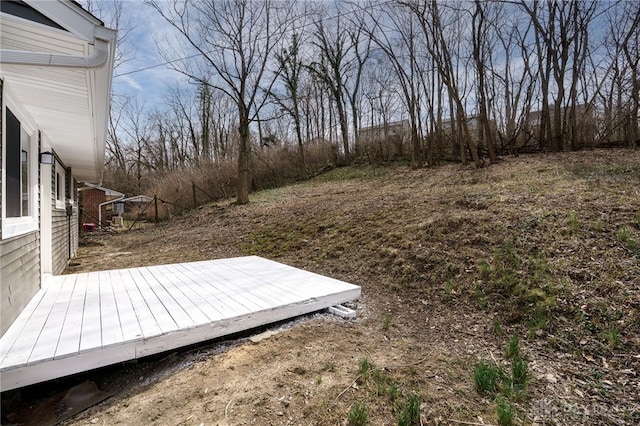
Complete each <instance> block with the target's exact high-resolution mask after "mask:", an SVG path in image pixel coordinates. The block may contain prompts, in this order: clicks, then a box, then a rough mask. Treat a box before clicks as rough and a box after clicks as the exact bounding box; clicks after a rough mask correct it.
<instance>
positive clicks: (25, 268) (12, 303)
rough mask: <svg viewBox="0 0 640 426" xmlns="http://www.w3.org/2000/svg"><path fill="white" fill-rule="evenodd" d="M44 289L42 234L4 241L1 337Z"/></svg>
mask: <svg viewBox="0 0 640 426" xmlns="http://www.w3.org/2000/svg"><path fill="white" fill-rule="evenodd" d="M39 288H40V234H39V232H31V233H28V234H24V235H19V236H17V237H13V238H9V239H6V240H1V241H0V297H1V298H2V305H1V306H2V310H1V314H0V335H2V334H4V332H5V331H6V330H7V328H9V326H10V325H11V323H12V322H13V320H15V319H16V317H17V316H18V314H19V313H20V312H21V311H22V309H24V307H25V306H26V305H27V303H29V301H30V300H31V298H32V297H33V295H34V294H35V293H36V292H37V291H38V289H39Z"/></svg>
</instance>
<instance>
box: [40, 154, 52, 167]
mask: <svg viewBox="0 0 640 426" xmlns="http://www.w3.org/2000/svg"><path fill="white" fill-rule="evenodd" d="M53 160H54V156H53V153H51V152H49V151H47V152H41V153H40V164H53Z"/></svg>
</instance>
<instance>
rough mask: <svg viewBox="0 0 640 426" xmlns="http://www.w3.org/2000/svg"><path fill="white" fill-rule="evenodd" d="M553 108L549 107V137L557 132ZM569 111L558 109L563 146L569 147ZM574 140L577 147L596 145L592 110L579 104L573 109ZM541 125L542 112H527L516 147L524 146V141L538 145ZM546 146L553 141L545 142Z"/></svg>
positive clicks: (570, 133) (570, 130) (563, 108)
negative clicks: (521, 135)
mask: <svg viewBox="0 0 640 426" xmlns="http://www.w3.org/2000/svg"><path fill="white" fill-rule="evenodd" d="M554 113H555V110H554V106H553V105H550V106H549V115H550V117H551V123H550V125H551V129H550V130H551V135H555V134H557V133H558V132H557V131H556V129H555V126H556V120H555V119H554ZM569 114H570V111H569V110H567V108H566V107H562V108H561V109H560V116H561V122H562V128H563V131H562V134H563V138H564V144H563V145H564V146H565V147H570V146H571V141H572V140H573V138H574V136H573V135H572V127H571V122H570V120H571V118H570V117H569ZM575 117H576V123H575V124H576V125H575V131H576V135H575V139H576V143H577V147H578V148H581V147H585V146H593V145H595V143H596V131H597V124H596V121H597V120H596V118H595V117H594V114H593V109H592V108H588V107H587V105H584V104H580V105H576V107H575ZM541 125H542V111H541V110H536V111H531V112H529V114H528V116H527V119H526V120H525V123H524V132H523V137H522V138H521V139H520V140H519V141H518V142H519V143H518V145H521V146H522V145H524V144H525V143H526V141H533V142H534V143H535V145H537V146H539V145H540V126H541ZM545 142H546V145H549V146H551V144H552V143H553V141H551V140H550V141H545Z"/></svg>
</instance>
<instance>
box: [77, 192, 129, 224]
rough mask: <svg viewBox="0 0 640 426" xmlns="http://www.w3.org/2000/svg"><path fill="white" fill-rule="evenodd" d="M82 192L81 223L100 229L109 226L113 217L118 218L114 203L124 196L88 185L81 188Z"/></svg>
mask: <svg viewBox="0 0 640 426" xmlns="http://www.w3.org/2000/svg"><path fill="white" fill-rule="evenodd" d="M78 191H79V192H80V212H81V215H80V223H81V224H84V223H93V224H95V225H97V226H98V227H103V226H107V222H108V221H110V220H111V217H113V216H117V215H118V212H116V211H115V210H114V208H115V204H114V202H115V201H117V200H118V199H121V198H124V194H123V193H121V192H118V191H114V190H113V189H109V188H103V187H101V186H98V185H92V184H90V183H86V184H85V186H84V187H82V188H79V189H78Z"/></svg>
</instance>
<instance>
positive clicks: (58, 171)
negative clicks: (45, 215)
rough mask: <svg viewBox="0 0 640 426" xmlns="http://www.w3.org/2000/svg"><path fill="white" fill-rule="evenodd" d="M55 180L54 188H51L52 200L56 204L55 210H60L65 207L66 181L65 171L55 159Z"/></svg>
mask: <svg viewBox="0 0 640 426" xmlns="http://www.w3.org/2000/svg"><path fill="white" fill-rule="evenodd" d="M54 173H55V178H54V179H55V180H54V186H53V188H52V190H53V191H52V192H53V199H54V200H55V203H56V209H58V210H62V209H64V208H65V207H66V203H67V192H68V190H67V188H66V185H67V181H66V178H67V177H66V169H65V168H64V167H63V166H62V164H60V162H59V161H58V160H57V159H56V161H55V168H54Z"/></svg>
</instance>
